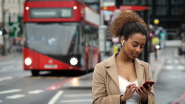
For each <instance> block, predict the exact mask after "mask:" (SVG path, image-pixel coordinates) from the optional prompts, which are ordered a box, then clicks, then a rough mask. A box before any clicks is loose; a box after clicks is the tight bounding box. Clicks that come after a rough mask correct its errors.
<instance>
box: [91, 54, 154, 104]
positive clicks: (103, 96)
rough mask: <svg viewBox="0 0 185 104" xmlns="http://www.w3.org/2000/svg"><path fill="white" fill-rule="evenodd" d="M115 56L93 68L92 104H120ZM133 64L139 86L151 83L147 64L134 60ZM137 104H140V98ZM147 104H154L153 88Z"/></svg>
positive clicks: (150, 74)
mask: <svg viewBox="0 0 185 104" xmlns="http://www.w3.org/2000/svg"><path fill="white" fill-rule="evenodd" d="M115 55H116V54H114V55H113V56H112V57H110V58H109V59H107V60H106V61H103V62H101V63H99V64H97V65H96V66H95V70H94V74H93V81H92V95H93V104H120V96H121V93H120V89H119V81H118V71H117V65H116V60H115ZM134 64H135V69H136V74H137V79H138V84H139V86H141V85H142V84H143V83H144V82H145V81H152V73H151V69H150V65H149V64H148V63H146V62H143V61H141V60H139V59H135V60H134ZM125 104H126V103H125ZM138 104H142V103H141V99H140V97H139V103H138ZM148 104H155V95H154V90H153V87H152V90H151V92H150V94H149V95H148Z"/></svg>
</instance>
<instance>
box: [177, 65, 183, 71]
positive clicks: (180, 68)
mask: <svg viewBox="0 0 185 104" xmlns="http://www.w3.org/2000/svg"><path fill="white" fill-rule="evenodd" d="M177 69H178V70H185V69H184V66H182V65H179V66H177Z"/></svg>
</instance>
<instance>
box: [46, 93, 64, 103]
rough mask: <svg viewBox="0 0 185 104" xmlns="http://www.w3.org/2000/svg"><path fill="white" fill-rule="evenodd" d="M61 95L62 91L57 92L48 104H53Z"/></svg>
mask: <svg viewBox="0 0 185 104" xmlns="http://www.w3.org/2000/svg"><path fill="white" fill-rule="evenodd" d="M62 94H63V91H58V93H57V94H56V95H55V96H53V98H52V99H51V100H50V101H49V103H48V104H55V102H56V101H57V100H58V98H59V97H60V96H61V95H62Z"/></svg>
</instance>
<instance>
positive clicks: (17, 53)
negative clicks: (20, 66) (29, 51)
mask: <svg viewBox="0 0 185 104" xmlns="http://www.w3.org/2000/svg"><path fill="white" fill-rule="evenodd" d="M20 55H22V53H19V52H12V53H7V54H6V55H2V54H1V53H0V60H2V59H10V58H13V57H17V56H20Z"/></svg>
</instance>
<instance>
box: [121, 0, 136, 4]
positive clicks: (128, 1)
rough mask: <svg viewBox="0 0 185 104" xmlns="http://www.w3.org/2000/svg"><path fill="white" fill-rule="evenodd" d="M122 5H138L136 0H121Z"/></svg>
mask: <svg viewBox="0 0 185 104" xmlns="http://www.w3.org/2000/svg"><path fill="white" fill-rule="evenodd" d="M123 5H138V0H123Z"/></svg>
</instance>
